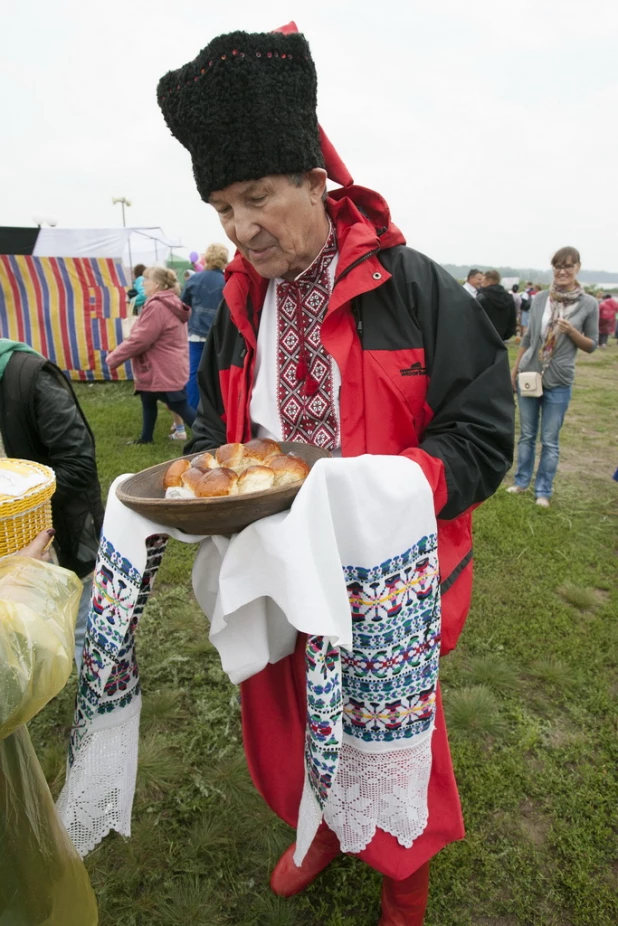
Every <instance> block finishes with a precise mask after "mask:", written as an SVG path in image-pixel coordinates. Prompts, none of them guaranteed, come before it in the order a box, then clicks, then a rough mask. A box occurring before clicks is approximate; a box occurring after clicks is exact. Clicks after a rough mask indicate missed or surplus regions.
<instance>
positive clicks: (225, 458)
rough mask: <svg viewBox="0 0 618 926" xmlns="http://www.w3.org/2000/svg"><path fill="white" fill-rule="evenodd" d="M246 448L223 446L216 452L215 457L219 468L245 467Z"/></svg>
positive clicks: (234, 445)
mask: <svg viewBox="0 0 618 926" xmlns="http://www.w3.org/2000/svg"><path fill="white" fill-rule="evenodd" d="M244 456H245V448H244V446H243V444H223V445H222V446H221V447H219V448H218V449H217V450H216V451H215V457H216V460H217V463H218V464H219V466H227V467H228V468H229V469H236V467H237V466H238V467H242V466H243V460H244Z"/></svg>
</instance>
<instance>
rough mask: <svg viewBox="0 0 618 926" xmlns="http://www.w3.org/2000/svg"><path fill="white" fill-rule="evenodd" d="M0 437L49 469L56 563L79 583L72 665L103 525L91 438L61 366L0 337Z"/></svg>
mask: <svg viewBox="0 0 618 926" xmlns="http://www.w3.org/2000/svg"><path fill="white" fill-rule="evenodd" d="M0 435H1V440H2V445H3V451H4V455H6V456H9V457H17V458H20V459H24V460H34V461H35V462H37V463H42V464H44V465H45V466H50V467H51V468H52V469H53V470H54V472H55V474H56V492H55V494H54V496H53V498H52V516H53V523H54V528H55V530H56V537H55V541H54V545H55V549H56V553H57V556H58V562H59V564H60V565H61V566H63V567H64V568H65V569H71V570H72V571H73V572H75V573H76V574H77V576H79V578H80V579H81V580H82V583H83V586H84V590H83V594H82V598H81V601H80V605H79V612H78V617H77V624H76V628H75V661H76V663H77V666H78V668H79V665H80V663H81V652H82V647H83V643H84V634H85V631H86V623H87V619H88V609H89V605H90V591H91V586H92V571H93V569H94V564H95V560H96V557H97V551H98V546H99V534H100V532H101V526H102V524H103V504H102V501H101V487H100V485H99V477H98V473H97V464H96V458H95V443H94V436H93V434H92V431H91V430H90V427H89V425H88V422H87V421H86V418H85V416H84V413H83V412H82V410H81V408H80V405H79V402H78V401H77V397H76V395H75V393H74V391H73V389H72V387H71V385H70V383H69V381H68V380H67V379H66V377H65V376H64V375H63V373H62V371H61V370H60V369H59V368H58V367H57V366H56V365H55V364H53V363H51V361H49V360H47V359H46V358H45V357H43V356H41V354H38V353H37V352H36V351H34V350H32V348H30V347H28V345H26V344H21V343H19V342H16V341H9V340H6V339H4V338H0Z"/></svg>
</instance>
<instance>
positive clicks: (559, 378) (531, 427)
mask: <svg viewBox="0 0 618 926" xmlns="http://www.w3.org/2000/svg"><path fill="white" fill-rule="evenodd" d="M551 264H552V268H553V273H554V279H553V282H552V285H551V287H550V289H549V290H545V291H543V292H540V293H537V295H536V296H535V297H534V299H533V300H532V305H531V308H530V325H529V327H528V329H527V331H526V333H525V335H524V337H523V338H522V342H521V347H520V349H519V352H518V354H517V358H516V360H515V365H514V367H513V371H512V374H511V378H512V381H513V390H514V391H516V392H517V394H518V398H519V419H520V436H519V442H518V445H517V471H516V473H515V482H514V484H513V485H512V486H509V488H508V489H507V492H510V493H511V494H513V495H519V494H520V493H521V492H525V491H526V489H527V488H528V486H529V485H530V482H531V480H532V470H533V468H534V451H535V445H536V438H537V433H538V430H539V421H540V423H541V448H542V449H541V459H540V461H539V465H538V469H537V473H536V480H535V483H534V494H535V496H536V503H537V505H540V506H541V507H542V508H548V507H549V503H550V502H549V500H550V498H551V495H552V485H553V481H554V476H555V475H556V470H557V469H558V459H559V446H558V442H559V437H560V428H561V427H562V422H563V421H564V416H565V414H566V410H567V408H568V407H569V402H570V400H571V389H572V384H573V379H574V378H575V357H576V354H577V351H578V349H579V350H584V351H586V353H588V354H591V353H592V351H593V350H594V349H595V348H596V346H597V343H598V340H599V306H598V303H597V301H596V299H594V298H593V297H592V296H589V295H587V293H585V292H584V291H583V289H582V288H581V286H580V284H579V282H578V280H577V274H578V273H579V271H580V268H581V260H580V256H579V252H578V251H576V250H575V248H570V247H567V248H560V250H559V251H556V253H555V254H554V256H553V257H552V261H551ZM520 373H540V374H541V379H542V393H543V394H542V395H522V392H521V389H519V388H518V374H520ZM536 391H537V390H535V392H536Z"/></svg>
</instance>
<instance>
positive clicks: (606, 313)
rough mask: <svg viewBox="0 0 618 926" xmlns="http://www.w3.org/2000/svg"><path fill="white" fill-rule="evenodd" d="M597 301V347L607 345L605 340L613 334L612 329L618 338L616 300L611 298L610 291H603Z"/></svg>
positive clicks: (617, 305)
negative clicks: (602, 294)
mask: <svg viewBox="0 0 618 926" xmlns="http://www.w3.org/2000/svg"><path fill="white" fill-rule="evenodd" d="M599 303H600V304H599V347H607V342H608V340H609V338H610V337H611V336H612V335H613V334H614V331H615V332H616V337H617V338H618V327H617V326H616V313H618V302H616V300H615V299H612V294H611V293H605V295H604V296H603V297H602V299H600V300H599Z"/></svg>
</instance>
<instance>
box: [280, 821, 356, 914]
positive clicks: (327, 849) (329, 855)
mask: <svg viewBox="0 0 618 926" xmlns="http://www.w3.org/2000/svg"><path fill="white" fill-rule="evenodd" d="M295 850H296V843H293V844H292V845H291V846H289V848H287V849H286V850H285V852H284V853H283V855H282V856H281V858H280V859H279V861H278V862H277V864H276V865H275V868H274V870H273V873H272V875H271V877H270V886H271V888H272V890H273V891H274V892H275V894H278V895H279V896H280V897H291V896H292V895H293V894H298V893H299V891H304V889H305V888H306V887H307V885H309V884H311V882H312V881H313V880H314V879H315V878H317V876H318V875H319V874H320V872H321V871H323V870H324V869H325V868H326V866H327V865H330V863H331V862H332V860H333V859H334V858H335V857H336V856H337V855H339V852H340V851H341V850H340V848H339V840H338V839H337V837H336V836H335V834H334V833H333V832H332V830H329V829H328V827H327V826H326V825H325V824H324V823H323V824H322V825H321V826H320V828H319V830H318V831H317V833H316V834H315V839H314V840H313V842H312V843H311V846H310V847H309V851H308V852H307V854H306V856H305V858H304V859H303V863H302V865H301V866H300V868H299V867H298V865H295V864H294V852H295Z"/></svg>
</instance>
